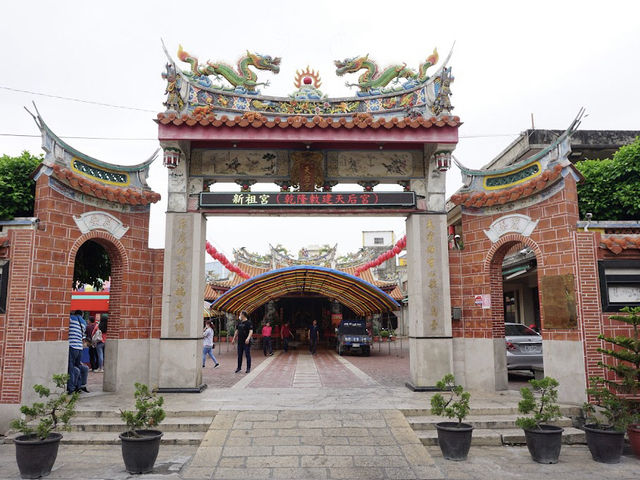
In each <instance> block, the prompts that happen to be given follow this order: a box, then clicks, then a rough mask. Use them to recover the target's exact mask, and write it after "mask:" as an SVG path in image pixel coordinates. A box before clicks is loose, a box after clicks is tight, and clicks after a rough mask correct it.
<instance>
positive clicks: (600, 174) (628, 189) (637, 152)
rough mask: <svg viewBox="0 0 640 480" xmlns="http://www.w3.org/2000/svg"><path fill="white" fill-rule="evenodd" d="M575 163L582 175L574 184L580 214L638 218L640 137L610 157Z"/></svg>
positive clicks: (617, 218)
mask: <svg viewBox="0 0 640 480" xmlns="http://www.w3.org/2000/svg"><path fill="white" fill-rule="evenodd" d="M576 167H577V168H578V170H579V171H580V173H582V175H583V176H584V182H582V183H581V184H579V185H578V206H579V208H580V217H581V218H585V214H586V213H587V212H590V213H592V214H593V219H594V220H599V221H604V220H638V218H640V198H639V196H638V192H640V138H636V140H635V141H634V142H633V143H631V144H629V145H625V146H624V147H621V148H620V149H619V150H618V151H617V152H616V153H615V154H614V155H613V158H610V159H609V158H607V159H604V160H583V161H581V162H578V163H577V164H576Z"/></svg>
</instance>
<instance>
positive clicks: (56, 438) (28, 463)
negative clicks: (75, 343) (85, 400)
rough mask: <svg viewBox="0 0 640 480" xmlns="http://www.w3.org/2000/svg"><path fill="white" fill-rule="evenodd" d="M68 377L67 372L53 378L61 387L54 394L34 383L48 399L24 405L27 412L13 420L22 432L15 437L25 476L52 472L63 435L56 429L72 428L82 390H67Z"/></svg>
mask: <svg viewBox="0 0 640 480" xmlns="http://www.w3.org/2000/svg"><path fill="white" fill-rule="evenodd" d="M68 379H69V375H68V374H66V373H65V374H57V375H54V376H53V382H54V383H55V386H56V389H57V390H58V391H57V392H55V393H53V394H52V393H51V389H49V388H47V387H45V386H43V385H34V386H33V389H34V390H35V391H36V393H37V394H38V396H39V397H40V398H42V399H46V401H45V402H44V403H43V402H35V403H34V404H33V405H31V406H27V405H23V406H21V407H20V412H21V413H22V414H23V415H24V416H23V417H22V418H17V419H15V420H13V421H12V422H11V428H13V429H15V430H18V431H19V432H20V433H21V434H22V435H19V436H17V437H16V438H15V439H14V440H13V441H14V443H15V445H16V461H17V463H18V469H19V470H20V476H21V477H22V478H40V477H44V476H46V475H49V473H51V469H52V468H53V464H54V463H55V462H56V457H57V456H58V446H59V445H60V440H61V439H62V435H61V434H60V433H58V432H55V430H58V429H60V430H68V429H69V421H70V420H71V417H73V415H75V407H76V402H77V400H78V392H74V393H73V394H69V393H67V389H66V387H67V380H68Z"/></svg>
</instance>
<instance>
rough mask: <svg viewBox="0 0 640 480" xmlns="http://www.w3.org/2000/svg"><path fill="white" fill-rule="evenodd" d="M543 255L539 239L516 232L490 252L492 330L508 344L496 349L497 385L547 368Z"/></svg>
mask: <svg viewBox="0 0 640 480" xmlns="http://www.w3.org/2000/svg"><path fill="white" fill-rule="evenodd" d="M541 258H542V257H541V254H540V249H539V248H538V246H537V245H536V244H535V242H533V241H532V240H531V239H530V238H528V237H523V236H520V235H516V234H511V235H507V236H505V237H503V238H502V239H500V240H499V241H498V242H497V243H496V244H495V245H494V246H493V247H492V249H491V251H490V252H489V254H488V255H487V266H488V269H489V275H490V285H491V332H492V336H493V338H494V340H498V342H497V343H496V345H504V347H503V348H495V349H494V364H495V374H496V385H500V386H502V387H504V388H506V387H507V385H508V383H507V382H508V380H509V379H511V378H512V377H510V376H509V375H508V374H509V373H512V372H513V373H514V376H513V379H514V380H522V374H523V373H524V374H525V375H533V374H534V373H535V372H536V371H541V370H542V368H543V360H542V336H541V333H540V332H541V331H542V319H541V315H540V295H539V286H538V266H539V262H541ZM502 339H504V344H502V343H501V341H502ZM518 373H519V374H521V375H520V376H518V375H517V374H518ZM524 378H525V379H526V376H525V377H524Z"/></svg>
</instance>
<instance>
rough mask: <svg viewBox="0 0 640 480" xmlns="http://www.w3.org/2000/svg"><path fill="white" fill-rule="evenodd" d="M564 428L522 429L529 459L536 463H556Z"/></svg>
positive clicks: (547, 426)
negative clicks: (529, 455)
mask: <svg viewBox="0 0 640 480" xmlns="http://www.w3.org/2000/svg"><path fill="white" fill-rule="evenodd" d="M562 432H564V428H560V427H555V426H553V425H540V428H534V429H533V430H528V429H526V428H525V429H524V437H525V439H526V440H527V448H528V449H529V453H530V454H531V458H533V460H534V461H536V462H538V463H558V457H560V448H561V447H562Z"/></svg>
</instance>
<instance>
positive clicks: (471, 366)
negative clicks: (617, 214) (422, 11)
mask: <svg viewBox="0 0 640 480" xmlns="http://www.w3.org/2000/svg"><path fill="white" fill-rule="evenodd" d="M167 58H168V61H167V64H166V70H165V72H164V74H163V77H164V78H165V79H166V92H165V93H166V100H165V102H164V106H165V110H164V111H162V112H161V113H159V114H158V115H157V119H156V121H157V124H158V139H159V142H160V146H161V147H162V158H163V163H164V166H165V167H166V168H167V175H168V199H167V200H168V207H167V212H166V235H165V249H164V250H159V249H150V248H148V234H149V206H150V204H151V203H154V202H157V201H158V200H159V195H158V194H157V193H155V192H153V191H151V189H150V188H149V187H148V185H147V183H146V178H147V174H148V169H149V165H150V164H151V162H153V161H154V159H155V155H154V156H152V157H151V158H150V159H149V160H147V161H145V162H142V163H140V164H138V165H133V166H123V165H115V164H112V163H107V162H103V161H100V160H98V159H95V158H92V157H89V156H87V155H85V154H83V153H81V152H79V151H77V150H76V149H74V148H73V147H72V146H71V145H68V144H67V143H65V142H64V141H63V140H61V139H60V138H59V137H58V136H57V135H56V134H55V133H54V132H53V131H52V130H51V129H50V128H49V126H48V125H47V124H46V123H45V121H44V119H43V118H42V117H41V116H40V115H39V114H38V112H37V111H36V112H34V119H35V120H36V123H37V125H38V128H39V129H40V131H41V134H42V145H43V149H44V151H45V158H44V161H43V162H42V164H41V165H40V167H39V168H38V169H37V171H36V172H35V173H34V179H35V181H36V203H35V214H34V217H33V218H28V219H16V220H14V221H7V222H2V230H0V268H1V270H0V327H2V329H1V331H2V332H3V334H2V336H0V359H1V360H0V361H1V365H0V367H1V368H0V420H1V421H0V423H1V424H3V425H4V422H5V421H6V419H7V418H11V417H13V416H14V415H15V412H16V411H17V406H18V405H19V404H20V403H22V402H26V401H29V400H31V397H32V391H31V386H32V385H33V384H35V383H46V382H47V381H48V380H49V379H50V378H51V376H52V374H54V373H59V372H63V371H66V368H67V350H68V349H67V328H68V317H69V309H70V303H71V292H72V288H71V287H72V279H73V269H74V261H75V256H76V253H77V252H78V250H79V249H80V248H81V247H82V245H83V244H85V243H86V242H89V241H91V242H96V243H98V244H100V245H101V246H102V247H103V248H104V249H105V250H106V251H107V253H108V255H109V258H110V261H111V268H112V272H111V290H110V298H109V333H108V336H109V347H108V348H109V351H108V355H107V356H106V362H107V363H106V365H105V373H104V384H103V388H104V390H105V391H123V390H128V389H131V388H132V387H133V384H134V382H136V381H139V382H144V383H147V384H150V385H152V386H154V387H157V388H158V389H159V390H161V391H165V392H199V391H201V390H202V389H203V388H204V385H203V382H202V373H201V370H202V369H201V365H200V358H199V355H200V342H201V340H200V338H199V337H200V334H201V327H202V305H203V297H204V292H205V271H204V255H203V253H204V252H205V251H210V253H212V252H211V247H210V246H208V245H207V239H206V238H205V226H206V221H207V217H208V216H216V217H219V216H238V215H243V216H244V215H258V216H270V215H277V216H300V215H305V216H306V215H313V216H319V217H320V216H321V217H327V218H330V217H332V216H336V215H341V216H344V215H353V216H357V215H366V216H372V215H382V216H402V217H404V218H406V238H404V239H403V241H402V242H399V243H397V244H396V245H395V246H394V247H393V249H392V250H390V253H388V256H387V259H388V258H391V257H392V256H393V255H395V254H397V253H399V252H400V251H401V250H404V249H406V262H407V298H406V301H407V305H408V307H407V312H406V314H407V319H406V323H407V324H408V333H409V335H408V336H409V344H410V347H409V348H410V376H409V378H407V379H406V381H407V385H408V386H409V387H410V388H412V389H415V390H428V389H432V388H434V385H435V384H436V381H437V380H439V379H440V378H442V377H443V376H444V375H445V374H446V373H449V372H453V373H454V374H455V376H456V378H457V379H458V380H459V381H460V382H461V383H463V384H465V385H466V386H467V387H468V388H473V389H480V390H486V391H495V390H501V389H505V388H507V365H506V360H505V351H506V346H505V338H504V336H505V319H506V320H509V321H515V322H517V323H526V324H529V323H533V324H535V326H536V327H537V328H539V330H540V331H541V332H542V337H543V339H544V372H545V373H546V374H547V375H549V376H552V377H555V378H558V379H560V385H561V386H560V397H561V400H563V401H572V402H582V401H583V400H584V398H585V392H584V389H585V386H586V384H587V379H588V377H589V376H592V375H594V374H598V373H600V374H601V373H602V372H601V371H600V370H601V369H600V367H597V365H596V362H595V361H594V360H593V359H594V358H595V356H596V355H597V351H596V348H597V347H598V346H599V345H600V341H599V340H597V335H598V334H599V333H607V334H608V333H610V332H609V329H610V328H611V327H609V326H608V322H607V318H608V313H607V312H609V311H614V310H616V309H619V308H620V306H621V305H623V304H624V305H640V298H638V297H637V285H638V283H640V280H639V279H638V275H637V273H636V272H637V268H638V267H637V265H638V262H639V259H640V252H639V251H638V249H639V248H640V242H638V238H637V237H638V234H639V233H640V228H639V226H638V225H637V224H624V225H622V224H615V225H614V224H591V223H584V222H583V223H581V222H580V221H579V217H578V207H577V194H576V182H578V181H580V174H579V173H578V172H577V170H576V169H575V168H574V167H573V164H572V145H573V144H575V141H574V140H575V137H576V135H577V134H576V132H577V128H578V125H579V117H578V118H577V119H576V121H575V122H574V123H573V124H572V125H571V126H570V127H569V128H568V129H567V130H566V131H565V132H559V134H558V135H555V136H553V137H552V139H551V140H550V141H548V142H542V144H541V145H536V146H532V145H526V146H523V144H522V143H523V142H520V143H518V144H514V145H513V146H512V147H510V150H509V153H508V154H507V155H505V156H504V157H503V158H502V160H501V163H500V164H499V165H493V166H491V168H488V169H482V170H470V169H467V168H466V167H464V165H459V166H460V168H461V170H462V172H463V177H464V184H465V185H464V187H463V188H462V189H461V190H460V191H459V192H457V193H456V195H454V196H453V197H452V198H451V201H450V202H446V199H445V177H446V173H447V171H448V169H449V168H450V166H451V162H452V152H453V151H454V149H455V147H456V144H457V141H458V127H459V126H460V124H461V122H460V119H459V118H458V117H457V116H454V115H453V113H452V111H453V106H452V105H451V101H450V95H451V84H452V82H453V80H454V78H453V76H452V72H451V67H449V66H448V59H445V60H444V61H442V62H441V61H440V59H439V58H438V55H437V53H436V52H435V51H434V52H433V53H432V54H430V55H427V56H426V59H425V60H424V61H423V62H422V63H419V62H416V65H415V68H411V67H409V66H407V65H406V64H402V65H392V66H389V67H387V68H385V69H381V68H380V67H378V65H376V63H375V62H374V61H373V60H371V59H370V58H369V56H368V55H367V56H356V57H353V58H346V59H344V60H337V61H336V62H335V65H336V74H337V75H346V76H347V78H349V79H350V80H351V81H352V82H353V86H355V87H356V89H357V93H356V95H355V96H353V97H349V98H331V97H328V96H327V95H325V94H324V93H323V92H322V91H321V90H320V87H321V79H320V76H319V73H318V72H316V71H314V70H311V69H309V68H307V69H304V70H301V71H298V72H297V75H296V77H295V79H294V85H295V88H296V89H295V91H294V92H292V93H291V94H290V95H289V96H287V97H273V96H266V95H263V94H262V93H261V91H260V87H262V86H264V85H265V84H266V83H267V82H266V79H265V78H260V79H259V78H258V74H259V75H260V76H261V77H267V76H268V75H271V74H277V73H279V71H280V63H281V60H280V58H278V57H270V56H266V55H260V54H257V53H252V52H247V53H246V55H244V56H243V57H242V58H241V59H240V61H239V62H238V65H237V67H231V66H228V65H225V64H221V63H214V62H211V61H208V62H200V61H199V60H198V58H197V57H195V56H194V55H192V54H190V53H188V52H187V51H186V50H184V49H183V48H182V47H179V48H178V49H177V57H175V58H174V57H173V56H172V55H170V54H168V53H167ZM357 75H360V76H359V77H357V79H356V76H357ZM259 80H260V81H259ZM578 133H579V132H578ZM527 138H530V137H527ZM525 147H526V148H525ZM223 183H226V184H229V185H232V186H233V187H234V188H233V190H234V191H218V190H217V189H211V188H210V187H211V186H212V185H214V184H223ZM258 183H260V184H264V183H271V184H274V185H277V188H274V189H271V190H269V191H259V190H258V189H256V188H255V185H256V184H258ZM340 184H350V185H358V186H359V187H358V188H357V189H353V190H352V191H346V192H345V191H342V189H336V186H338V185H340ZM391 186H393V188H392V187H391ZM398 186H399V187H398ZM385 187H386V188H385ZM227 190H229V189H227ZM594 226H595V227H596V228H594ZM213 253H215V252H213ZM272 259H275V260H273V262H272V263H271V264H265V265H262V266H261V265H258V264H256V261H255V258H254V259H253V261H249V260H248V259H247V258H243V257H242V256H241V255H240V256H237V258H236V259H235V263H232V262H230V261H228V260H227V261H226V263H225V265H226V266H227V268H229V269H230V271H232V272H233V273H232V276H231V279H230V281H229V282H230V283H229V284H228V285H227V287H228V288H227V290H228V291H227V292H226V293H225V294H224V295H222V296H220V297H219V298H218V299H216V303H215V307H216V308H218V309H220V310H222V311H226V312H230V313H233V314H235V313H238V312H239V311H240V310H247V311H249V313H254V312H264V311H266V310H268V309H270V308H272V306H273V302H275V301H279V300H281V299H284V298H285V297H287V296H288V297H292V296H294V297H304V298H307V299H311V300H309V301H314V300H313V299H316V298H322V299H323V301H324V302H326V304H327V305H330V308H331V313H332V315H333V314H335V315H341V314H342V313H345V314H348V315H354V316H361V317H362V316H366V315H370V314H374V313H382V312H389V311H393V310H397V309H398V308H399V306H398V303H397V301H398V300H400V299H401V297H398V296H397V295H394V294H393V289H394V286H393V285H390V284H385V282H381V281H380V280H379V279H376V278H374V277H373V276H372V275H371V271H370V269H371V267H372V266H373V265H375V263H376V260H378V259H376V260H374V259H371V258H357V257H354V258H352V259H350V260H349V261H343V262H342V263H340V262H337V261H336V262H332V261H327V262H325V263H323V264H322V265H309V264H305V262H299V264H292V263H291V262H289V263H286V262H284V263H282V262H281V263H278V260H277V255H275V256H273V257H272ZM225 260H226V259H225ZM280 260H283V259H280ZM382 260H384V259H382ZM382 260H381V261H382ZM634 268H635V270H634ZM611 272H616V273H615V274H614V273H611ZM620 275H623V276H624V280H625V282H624V284H625V285H631V286H632V287H633V286H635V287H633V288H636V289H635V290H634V289H633V288H631V289H630V290H629V289H624V288H623V289H622V290H621V289H620V288H618V284H617V283H616V282H617V281H618V280H619V278H620ZM525 279H526V280H525ZM231 287H233V288H231ZM507 300H508V301H507ZM261 314H263V313H261ZM158 319H161V320H160V321H158ZM260 320H261V319H258V321H260Z"/></svg>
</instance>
